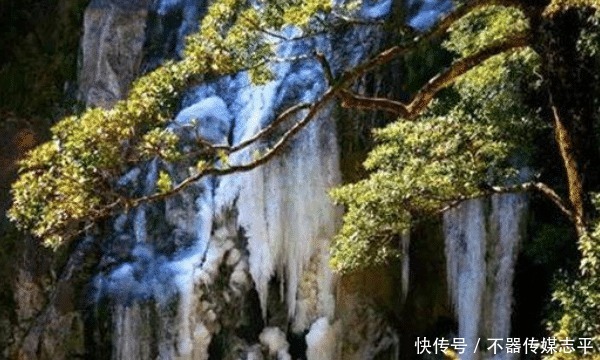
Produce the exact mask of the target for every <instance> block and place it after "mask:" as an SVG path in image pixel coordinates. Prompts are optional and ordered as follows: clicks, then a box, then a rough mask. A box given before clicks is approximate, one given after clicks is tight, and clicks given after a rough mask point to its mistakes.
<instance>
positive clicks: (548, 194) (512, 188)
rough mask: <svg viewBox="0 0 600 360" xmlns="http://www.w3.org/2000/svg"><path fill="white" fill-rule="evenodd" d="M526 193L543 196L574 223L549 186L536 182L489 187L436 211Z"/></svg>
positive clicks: (565, 204)
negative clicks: (497, 196)
mask: <svg viewBox="0 0 600 360" xmlns="http://www.w3.org/2000/svg"><path fill="white" fill-rule="evenodd" d="M528 191H537V192H539V193H540V194H541V195H543V196H544V197H545V198H546V199H548V200H550V201H552V203H554V205H556V206H557V207H558V209H559V210H560V211H561V212H562V213H563V214H564V215H565V216H566V217H567V218H568V219H569V220H570V221H572V222H574V223H576V214H575V213H574V212H573V210H572V207H571V206H570V205H569V204H568V203H565V202H564V201H563V199H562V198H561V197H560V196H559V195H558V194H557V193H556V191H554V190H553V189H552V188H551V187H550V186H548V185H546V184H544V183H543V182H538V181H530V182H526V183H522V184H517V185H509V186H490V187H488V188H487V189H486V190H485V191H483V192H481V193H479V194H477V195H476V196H472V197H466V196H465V197H462V198H459V199H454V200H453V201H451V202H450V204H448V205H446V206H445V207H443V208H442V209H440V210H439V211H438V213H443V212H445V211H447V210H449V209H451V208H453V207H456V206H457V205H459V204H460V203H462V202H463V201H466V200H472V199H477V198H481V197H487V196H490V195H494V194H510V193H519V192H528Z"/></svg>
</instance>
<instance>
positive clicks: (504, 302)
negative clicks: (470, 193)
mask: <svg viewBox="0 0 600 360" xmlns="http://www.w3.org/2000/svg"><path fill="white" fill-rule="evenodd" d="M526 205H527V201H526V198H525V196H524V195H520V194H507V195H494V196H493V197H492V199H491V205H490V204H487V203H486V201H484V200H481V199H477V200H470V201H467V202H465V203H463V204H461V205H460V206H458V207H456V208H455V209H452V210H450V211H448V212H447V213H446V214H445V215H444V233H445V237H446V261H447V276H448V288H449V290H450V299H451V301H452V304H453V307H454V311H455V313H456V316H457V318H458V319H457V320H458V324H459V329H458V334H457V335H458V337H461V338H464V339H465V343H466V344H467V345H468V346H470V347H471V348H468V349H467V351H465V355H463V356H464V357H461V359H476V358H477V357H476V356H477V355H475V354H474V349H473V347H474V346H475V345H476V344H478V343H479V344H480V346H482V345H484V343H482V341H484V340H485V339H489V338H501V339H506V338H507V337H509V335H510V320H511V316H510V315H511V312H512V303H513V297H512V281H513V277H514V268H515V264H516V259H517V254H518V249H519V242H520V239H521V236H522V226H523V219H524V213H525V209H526ZM486 206H491V214H490V215H489V216H486V211H485V207H486ZM490 304H491V306H490ZM511 355H512V354H507V353H505V352H502V353H499V354H498V355H497V357H495V358H496V359H500V358H502V359H508V358H510V356H511Z"/></svg>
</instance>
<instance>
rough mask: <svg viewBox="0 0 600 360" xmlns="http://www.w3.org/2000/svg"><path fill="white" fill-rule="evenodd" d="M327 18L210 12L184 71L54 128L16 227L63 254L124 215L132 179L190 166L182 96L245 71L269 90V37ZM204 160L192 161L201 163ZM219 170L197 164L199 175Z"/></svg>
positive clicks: (236, 4)
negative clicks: (179, 128)
mask: <svg viewBox="0 0 600 360" xmlns="http://www.w3.org/2000/svg"><path fill="white" fill-rule="evenodd" d="M259 5H260V6H259ZM329 10H330V6H329V5H325V3H324V2H321V1H308V2H301V1H298V2H293V3H287V2H284V1H281V0H272V1H264V2H261V4H254V5H249V4H248V2H246V1H240V0H219V1H215V2H213V4H212V5H211V6H210V7H209V8H208V10H207V14H206V15H205V16H204V18H203V21H202V24H201V26H200V32H199V33H197V34H195V35H192V36H190V37H189V38H188V40H187V45H186V49H185V58H184V59H183V60H182V61H180V62H166V63H165V64H163V65H162V66H161V67H159V68H158V69H156V70H155V71H153V72H151V73H149V74H147V75H145V76H143V77H141V78H139V79H138V80H136V81H135V82H134V84H133V85H132V88H131V90H130V93H129V96H128V98H127V99H126V100H122V101H119V102H117V103H116V104H115V105H114V106H113V108H112V109H108V110H106V109H99V108H98V109H89V110H87V111H85V112H84V113H82V114H81V115H80V116H72V117H68V118H65V119H63V120H61V121H60V122H58V123H57V124H56V125H55V126H54V127H53V128H52V130H51V131H52V140H51V141H49V142H48V143H45V144H43V145H42V146H40V147H38V148H36V149H35V150H33V151H32V152H30V153H29V154H28V156H27V157H26V158H25V159H24V160H23V161H22V163H21V168H20V177H19V179H18V180H17V181H16V182H15V183H14V185H13V198H14V202H13V206H12V209H11V210H10V213H9V216H10V218H11V219H12V220H13V221H14V222H15V223H17V224H18V226H19V227H20V228H21V229H24V230H29V231H31V232H32V233H33V234H34V235H36V236H38V237H40V238H41V239H43V242H44V243H45V244H46V245H49V246H52V247H57V246H59V245H60V244H62V243H63V242H64V241H65V240H66V239H69V238H71V237H73V236H74V235H76V234H78V233H79V232H80V231H81V229H82V225H83V224H84V223H91V222H93V221H94V220H96V219H99V218H101V217H104V216H107V215H110V213H111V211H114V210H115V209H116V208H119V207H121V208H123V207H127V206H128V199H127V196H128V194H126V193H123V192H122V191H121V189H119V188H118V186H116V185H115V184H116V183H117V180H118V179H119V177H121V176H122V175H123V174H124V173H125V172H126V171H127V169H130V168H131V167H132V166H136V165H138V164H139V163H141V162H144V161H147V160H148V159H150V158H152V157H158V158H160V159H162V160H163V161H167V162H173V161H178V160H181V159H182V158H184V157H185V156H186V154H184V153H182V152H181V149H180V146H179V144H178V143H179V141H178V138H177V136H176V135H175V134H174V133H173V132H171V131H169V130H166V129H165V125H166V124H167V122H168V121H169V120H170V119H171V118H172V117H173V112H174V111H175V110H176V108H177V106H178V99H179V97H180V95H181V93H182V92H183V91H185V90H186V89H187V88H188V87H189V86H190V85H193V84H194V83H196V82H198V81H201V79H202V77H203V76H206V75H210V76H219V75H225V74H231V73H235V72H238V71H241V70H248V71H249V73H250V75H251V76H252V77H253V79H254V80H255V81H256V82H265V81H268V80H269V79H270V78H271V74H270V72H269V68H268V61H267V60H268V59H269V58H270V57H272V56H273V54H274V47H275V46H276V45H277V44H276V43H277V38H274V37H273V36H272V35H269V34H271V32H272V31H277V30H281V28H282V27H283V26H284V25H285V23H286V22H295V23H296V24H297V25H299V26H301V27H304V28H305V29H306V31H309V30H310V29H309V28H310V26H311V21H310V19H312V18H314V17H315V15H319V16H323V15H324V14H326V13H327V12H328V11H329ZM268 15H273V16H268ZM280 40H281V39H279V41H280ZM199 146H200V145H199ZM198 150H199V149H194V154H197V153H202V151H198ZM217 160H218V157H217V159H216V160H211V159H195V161H196V162H198V161H199V164H202V165H201V167H202V169H206V168H207V167H210V166H213V165H214V163H213V162H214V161H217ZM222 163H223V161H222ZM165 175H166V174H165ZM159 182H160V184H158V185H159V186H158V188H159V191H163V192H164V191H167V190H168V189H170V188H171V187H172V186H173V184H172V183H171V182H172V180H171V179H170V178H168V175H166V176H161V177H159Z"/></svg>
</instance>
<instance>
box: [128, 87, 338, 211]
mask: <svg viewBox="0 0 600 360" xmlns="http://www.w3.org/2000/svg"><path fill="white" fill-rule="evenodd" d="M337 91H338V89H337V88H333V87H330V88H329V89H328V90H327V91H325V93H324V94H323V95H322V96H321V98H320V99H319V100H317V101H316V102H315V103H313V104H312V105H310V106H309V107H308V112H307V113H306V115H305V116H304V118H302V120H300V121H298V122H297V123H295V124H294V126H292V127H291V128H290V129H289V130H287V131H286V132H285V133H284V134H283V135H282V136H281V138H280V139H279V141H277V143H275V145H273V147H271V148H270V149H268V150H267V151H266V152H265V153H264V154H263V155H261V156H260V157H258V158H257V159H255V160H253V161H250V162H248V163H245V164H240V165H233V166H228V167H223V168H216V167H211V168H208V169H204V170H201V171H199V172H198V173H197V174H194V175H192V176H189V177H187V178H185V179H184V180H183V181H181V182H180V183H179V184H177V185H176V186H175V187H173V188H172V189H171V190H169V191H166V192H162V193H156V194H151V195H147V196H143V197H140V198H137V199H132V200H130V201H128V202H127V204H128V205H129V206H132V207H135V206H138V205H140V204H142V203H147V202H152V201H156V200H160V199H164V198H167V197H169V196H172V195H174V194H176V193H178V192H180V191H182V190H184V189H186V188H187V187H189V186H190V185H192V184H193V183H195V182H196V181H198V180H200V179H201V178H202V177H204V176H208V175H217V176H223V175H229V174H233V173H240V172H246V171H250V170H252V169H255V168H257V167H258V166H261V165H263V164H265V163H266V162H267V161H269V160H270V159H271V158H273V157H274V156H276V155H277V154H279V153H280V152H281V151H282V150H283V147H284V146H285V145H286V144H287V143H288V142H289V141H290V140H291V139H292V137H293V136H294V135H296V134H297V133H298V132H299V131H300V130H302V129H303V128H304V127H306V125H308V124H309V123H310V121H311V120H312V119H313V118H314V117H315V115H317V113H318V112H319V111H320V110H321V109H322V108H323V107H324V106H325V105H326V104H327V103H328V102H329V101H331V100H332V99H333V98H335V95H336V92H337ZM288 110H290V109H288ZM289 114H291V112H289ZM253 138H254V137H253Z"/></svg>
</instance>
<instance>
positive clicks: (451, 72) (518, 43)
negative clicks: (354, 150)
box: [340, 34, 529, 119]
mask: <svg viewBox="0 0 600 360" xmlns="http://www.w3.org/2000/svg"><path fill="white" fill-rule="evenodd" d="M528 40H529V37H528V36H527V34H520V35H518V36H515V37H512V38H510V39H508V40H507V41H505V42H503V43H500V44H497V45H494V46H491V47H488V48H487V49H485V50H482V51H480V52H478V53H476V54H473V55H471V56H467V57H465V58H462V59H459V60H457V61H456V62H454V63H453V64H452V65H451V66H450V67H449V68H448V69H446V70H445V71H444V72H442V73H440V74H438V75H436V76H435V77H433V78H432V79H431V80H429V82H427V84H425V85H424V86H423V87H422V88H421V89H420V90H419V92H417V94H416V95H415V96H414V97H413V98H412V100H411V101H410V102H409V103H408V104H403V103H401V102H398V101H394V100H390V99H385V98H371V97H366V96H360V95H356V94H354V93H352V92H350V91H348V90H345V91H342V92H341V93H340V97H341V99H342V106H344V107H352V108H362V109H369V110H382V111H387V112H391V113H393V114H395V115H397V116H400V117H403V118H406V119H414V118H415V117H416V116H417V115H419V114H420V113H421V112H422V111H423V110H424V109H425V107H427V105H429V103H430V102H431V100H433V98H434V97H435V95H436V94H437V93H438V92H439V91H440V90H442V89H444V88H445V87H447V86H448V85H450V84H452V83H453V82H454V81H456V80H457V79H458V77H460V76H461V75H463V74H465V73H466V72H467V71H469V70H471V69H472V68H474V67H475V66H477V65H479V64H481V63H482V62H483V61H485V60H487V59H489V58H491V57H492V56H495V55H498V54H502V53H507V52H511V51H514V50H516V49H519V48H521V47H524V46H527V45H528Z"/></svg>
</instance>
